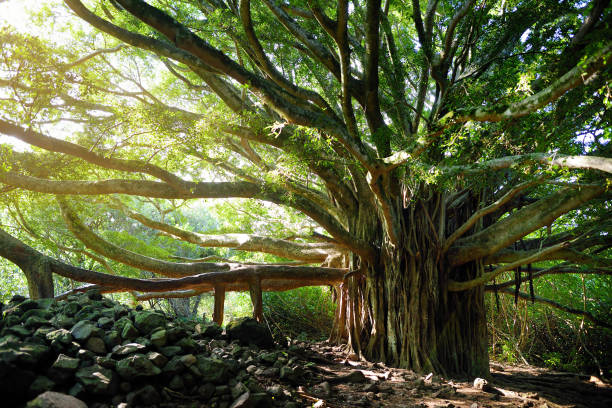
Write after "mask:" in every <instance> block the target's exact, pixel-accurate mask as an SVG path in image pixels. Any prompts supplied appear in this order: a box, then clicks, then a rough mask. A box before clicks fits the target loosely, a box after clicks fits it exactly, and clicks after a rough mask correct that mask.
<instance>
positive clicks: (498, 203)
mask: <svg viewBox="0 0 612 408" xmlns="http://www.w3.org/2000/svg"><path fill="white" fill-rule="evenodd" d="M539 183H541V180H540V179H537V180H530V181H526V182H524V183H521V184H519V185H517V186H516V187H514V188H513V189H512V190H510V191H509V192H508V193H506V194H505V195H504V196H503V197H500V198H499V199H498V200H496V201H495V202H494V203H492V204H490V205H488V206H486V207H484V208H482V209H480V210H478V211H476V212H475V213H474V214H473V215H472V216H471V217H470V218H469V219H468V220H467V221H466V222H465V223H464V224H463V225H461V226H460V227H459V228H457V229H456V230H455V232H453V233H452V234H451V236H450V237H448V238H447V239H446V241H445V242H444V247H443V248H442V253H444V252H446V251H448V248H450V246H451V245H452V244H453V243H454V242H455V241H456V240H457V239H459V238H460V237H461V236H462V235H463V234H465V233H466V232H467V231H468V230H469V229H470V228H472V227H473V226H474V224H476V222H478V220H479V219H481V218H482V217H484V216H485V215H487V214H490V213H492V212H494V211H495V210H497V209H498V208H499V207H501V206H503V205H504V204H506V203H507V202H508V201H510V200H511V199H512V198H514V197H515V196H516V195H517V194H518V193H520V192H521V191H523V190H525V189H527V188H529V187H532V186H534V185H536V184H539Z"/></svg>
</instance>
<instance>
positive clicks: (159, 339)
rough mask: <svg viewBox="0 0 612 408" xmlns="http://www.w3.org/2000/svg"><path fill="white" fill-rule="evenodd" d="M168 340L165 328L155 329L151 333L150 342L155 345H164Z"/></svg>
mask: <svg viewBox="0 0 612 408" xmlns="http://www.w3.org/2000/svg"><path fill="white" fill-rule="evenodd" d="M167 341H168V337H167V332H166V330H163V329H162V330H157V331H154V332H153V333H152V334H151V343H152V344H153V345H154V346H155V347H164V346H165V345H166V342H167Z"/></svg>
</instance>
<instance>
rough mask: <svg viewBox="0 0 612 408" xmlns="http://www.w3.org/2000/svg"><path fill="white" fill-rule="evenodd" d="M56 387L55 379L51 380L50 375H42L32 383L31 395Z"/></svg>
mask: <svg viewBox="0 0 612 408" xmlns="http://www.w3.org/2000/svg"><path fill="white" fill-rule="evenodd" d="M53 387H55V381H53V380H51V379H50V378H49V377H46V376H44V375H41V376H39V377H36V379H35V380H34V382H32V384H30V390H29V394H30V395H38V394H41V393H43V392H45V391H51V390H52V389H53Z"/></svg>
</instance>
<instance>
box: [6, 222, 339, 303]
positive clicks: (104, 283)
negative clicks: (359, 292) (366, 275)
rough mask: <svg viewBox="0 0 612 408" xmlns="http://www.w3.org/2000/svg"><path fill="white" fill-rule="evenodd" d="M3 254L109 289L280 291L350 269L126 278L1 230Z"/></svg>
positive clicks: (251, 269) (252, 268)
mask: <svg viewBox="0 0 612 408" xmlns="http://www.w3.org/2000/svg"><path fill="white" fill-rule="evenodd" d="M0 256H2V257H4V258H6V259H8V260H9V261H11V262H13V263H15V264H16V265H17V266H19V267H20V268H22V269H23V268H27V267H28V266H29V265H31V264H32V263H41V262H47V263H48V265H49V268H50V270H51V272H53V273H55V274H58V275H60V276H63V277H66V278H69V279H72V280H75V281H79V282H87V283H91V284H95V285H99V286H100V287H101V288H102V289H104V290H108V291H143V292H167V291H176V290H185V289H192V288H196V289H198V290H200V291H210V290H214V286H215V285H218V284H224V285H225V286H226V288H227V290H240V291H243V290H248V282H249V281H250V280H252V279H253V278H257V279H260V280H261V281H262V289H264V290H277V288H280V287H283V285H284V286H285V287H289V286H293V287H300V286H312V285H330V284H335V283H338V282H341V281H342V279H343V277H344V275H345V274H346V272H347V270H346V269H338V268H324V267H309V266H275V265H246V266H245V265H235V266H232V268H231V270H226V271H220V272H209V273H201V274H197V275H193V276H187V277H183V278H178V279H135V278H126V277H123V276H117V275H108V274H105V273H99V272H94V271H90V270H87V269H83V268H78V267H75V266H72V265H69V264H66V263H64V262H61V261H58V260H56V259H53V258H50V257H48V256H46V255H44V254H42V253H40V252H38V251H36V250H35V249H33V248H31V247H29V246H28V245H26V244H24V243H23V242H21V241H19V240H18V239H16V238H14V237H12V236H11V235H9V234H7V233H6V232H4V231H3V230H1V229H0ZM90 288H91V287H90Z"/></svg>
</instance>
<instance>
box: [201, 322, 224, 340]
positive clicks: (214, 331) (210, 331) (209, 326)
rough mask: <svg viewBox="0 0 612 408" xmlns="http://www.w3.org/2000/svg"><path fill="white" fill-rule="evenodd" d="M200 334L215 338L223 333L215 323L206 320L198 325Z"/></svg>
mask: <svg viewBox="0 0 612 408" xmlns="http://www.w3.org/2000/svg"><path fill="white" fill-rule="evenodd" d="M199 331H200V335H201V336H202V337H209V338H215V337H218V336H220V335H221V333H223V329H222V328H221V326H219V325H218V324H217V323H214V322H208V323H202V324H201V325H200V330H199Z"/></svg>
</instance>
